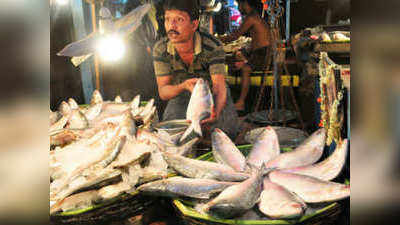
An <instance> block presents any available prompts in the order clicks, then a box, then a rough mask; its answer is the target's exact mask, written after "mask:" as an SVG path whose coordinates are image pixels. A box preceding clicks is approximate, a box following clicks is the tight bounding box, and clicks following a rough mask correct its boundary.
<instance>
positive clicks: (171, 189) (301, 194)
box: [137, 127, 350, 219]
mask: <svg viewBox="0 0 400 225" xmlns="http://www.w3.org/2000/svg"><path fill="white" fill-rule="evenodd" d="M325 140H326V132H325V130H324V129H320V130H317V131H315V132H314V133H313V134H312V135H311V136H310V137H309V138H307V139H306V140H305V141H304V142H303V143H302V144H301V145H299V146H298V147H297V148H296V149H294V150H293V151H290V152H284V153H281V152H280V147H279V142H278V137H277V135H276V133H275V131H274V129H273V128H271V127H266V128H265V129H264V131H263V132H262V134H261V135H260V136H259V138H258V139H257V141H256V142H255V144H254V145H253V146H252V149H251V151H250V153H249V155H248V156H247V157H245V156H244V155H243V154H242V153H241V152H240V151H239V150H238V148H237V147H236V146H235V144H234V143H233V142H232V141H231V140H230V139H229V137H228V136H227V135H226V134H225V133H224V132H223V131H222V130H220V129H215V130H214V131H213V133H212V152H213V156H214V159H215V160H216V162H210V161H201V160H196V159H190V158H186V157H184V156H181V155H177V154H173V153H163V156H164V158H165V160H166V162H167V163H168V165H169V166H170V167H171V168H173V169H174V170H175V171H176V172H177V173H178V174H180V175H181V176H182V177H181V176H177V177H173V178H168V179H162V180H158V181H154V182H150V183H146V184H143V185H141V186H139V187H138V188H137V190H139V191H141V192H142V193H145V194H150V195H161V196H169V197H179V198H182V197H184V198H190V199H192V200H193V201H195V202H196V204H197V205H196V206H195V209H196V210H198V211H199V212H200V213H207V214H210V215H213V216H215V217H218V218H240V216H243V215H245V214H249V213H251V212H254V210H256V211H258V212H261V213H262V214H264V215H265V216H266V217H267V218H272V219H290V218H298V217H301V216H302V215H304V213H305V211H306V209H307V207H308V206H307V203H322V202H334V201H337V200H341V199H344V198H347V197H349V196H350V186H349V185H345V184H340V183H336V182H332V181H330V180H332V179H334V178H335V177H336V176H338V175H339V173H340V172H341V170H342V168H343V166H344V164H345V160H346V156H347V151H348V150H347V140H346V139H345V140H343V141H342V142H341V143H339V144H338V145H337V147H336V150H335V151H334V152H333V154H331V155H330V156H329V157H328V158H326V159H325V160H323V161H321V162H318V163H316V162H317V161H318V160H319V159H320V157H321V156H322V153H323V149H324V146H325ZM257 208H258V209H257Z"/></svg>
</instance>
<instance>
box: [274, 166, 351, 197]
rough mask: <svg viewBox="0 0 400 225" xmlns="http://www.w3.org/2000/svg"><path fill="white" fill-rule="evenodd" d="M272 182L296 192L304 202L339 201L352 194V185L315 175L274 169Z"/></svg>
mask: <svg viewBox="0 0 400 225" xmlns="http://www.w3.org/2000/svg"><path fill="white" fill-rule="evenodd" d="M269 178H270V179H271V181H272V182H274V183H277V184H279V185H281V186H283V187H285V188H286V189H288V190H289V191H292V192H294V193H296V194H297V195H298V196H299V197H300V198H301V199H303V200H304V202H307V203H319V202H331V201H337V200H341V199H344V198H347V197H349V196H350V185H345V184H339V183H335V182H330V181H324V180H320V179H317V178H314V177H310V176H305V175H300V174H294V173H285V172H281V171H273V172H271V173H270V174H269Z"/></svg>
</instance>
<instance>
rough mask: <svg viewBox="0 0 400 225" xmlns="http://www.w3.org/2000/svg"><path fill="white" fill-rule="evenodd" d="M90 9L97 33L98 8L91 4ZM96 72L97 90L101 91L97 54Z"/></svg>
mask: <svg viewBox="0 0 400 225" xmlns="http://www.w3.org/2000/svg"><path fill="white" fill-rule="evenodd" d="M90 8H91V11H92V13H91V14H92V27H93V32H96V31H97V22H96V6H95V4H94V3H93V4H90ZM94 71H95V74H96V89H97V90H100V73H99V59H98V56H97V54H94Z"/></svg>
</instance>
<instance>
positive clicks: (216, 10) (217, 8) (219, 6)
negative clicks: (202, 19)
mask: <svg viewBox="0 0 400 225" xmlns="http://www.w3.org/2000/svg"><path fill="white" fill-rule="evenodd" d="M221 8H222V4H221V2H218V3H217V7H215V8H214V9H213V11H214V12H219V10H221Z"/></svg>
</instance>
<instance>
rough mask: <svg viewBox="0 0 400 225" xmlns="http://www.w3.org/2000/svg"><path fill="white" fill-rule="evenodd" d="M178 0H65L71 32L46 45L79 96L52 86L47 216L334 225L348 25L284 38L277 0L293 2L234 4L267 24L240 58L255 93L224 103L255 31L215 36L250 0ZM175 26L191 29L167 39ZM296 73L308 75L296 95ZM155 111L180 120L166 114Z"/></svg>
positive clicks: (346, 185) (342, 189) (283, 6)
mask: <svg viewBox="0 0 400 225" xmlns="http://www.w3.org/2000/svg"><path fill="white" fill-rule="evenodd" d="M176 2H178V3H176ZM187 2H188V1H175V2H174V1H169V0H168V1H167V0H165V1H145V0H142V1H139V0H138V1H131V2H129V3H128V2H127V1H123V0H118V1H117V0H98V1H97V0H95V1H94V0H85V1H82V0H70V2H69V3H68V4H69V9H71V11H72V20H73V23H72V24H73V26H72V27H69V28H68V29H73V30H74V31H75V34H76V35H75V37H74V38H72V40H71V41H70V42H69V43H63V46H62V47H60V46H59V45H60V44H59V45H54V46H57V48H58V49H57V51H56V50H54V49H53V51H52V52H53V53H54V57H59V58H63V59H65V60H64V64H65V65H64V66H65V67H67V66H66V65H68V66H70V67H71V68H73V69H71V68H69V69H68V70H69V71H74V74H73V76H74V79H76V80H79V82H80V87H81V90H80V91H81V93H80V95H77V94H70V95H69V96H68V93H62V94H61V91H60V90H58V91H57V88H58V87H57V85H62V82H53V83H52V85H53V86H52V87H51V88H52V89H54V91H52V93H53V95H54V96H53V97H52V98H53V99H55V101H54V102H52V104H51V110H50V116H49V120H50V126H49V139H50V149H49V155H50V158H49V166H50V170H49V179H50V189H49V192H50V221H51V223H52V224H143V225H156V224H164V225H172V224H174V225H180V224H310V225H311V224H332V225H333V224H337V222H338V221H340V223H341V224H342V223H343V224H347V222H348V221H349V209H348V204H349V197H350V177H349V165H348V161H349V159H348V158H349V157H348V155H349V151H350V145H349V142H350V130H349V127H350V126H349V124H348V123H349V121H350V119H349V116H350V111H349V110H350V101H349V99H348V97H349V94H348V92H349V91H350V65H349V63H347V58H348V56H349V55H348V54H349V50H350V31H349V29H348V28H349V26H342V27H337V26H336V27H335V26H323V27H322V28H320V27H319V28H313V29H307V30H306V31H303V32H301V33H300V34H298V35H291V34H293V33H295V32H293V31H290V21H291V19H295V18H291V17H290V14H291V5H292V4H301V1H290V0H287V1H279V0H267V1H265V0H264V1H260V2H258V3H259V5H260V6H261V8H260V15H256V13H255V11H251V9H250V8H247V9H246V10H247V12H251V14H249V15H247V16H254V17H256V18H257V20H258V21H259V24H262V26H264V28H265V29H267V30H268V32H270V33H269V36H267V37H268V42H266V43H268V46H267V47H268V51H266V52H264V53H263V54H264V55H262V58H263V59H264V61H265V62H264V63H265V66H264V67H263V68H262V69H255V68H256V67H254V68H252V72H251V76H250V79H249V81H250V85H251V86H253V90H255V92H254V93H255V94H249V96H248V97H247V99H246V104H245V110H237V111H235V108H234V107H237V106H236V105H234V104H233V103H234V102H235V101H234V100H236V99H237V97H238V96H239V94H240V91H238V90H235V86H236V87H237V86H241V84H242V83H243V82H244V80H245V78H244V77H243V76H241V74H240V72H241V71H242V70H241V68H243V65H245V64H251V63H252V62H251V61H252V60H255V58H252V57H251V54H249V55H246V54H245V52H246V49H247V51H248V52H250V53H251V52H252V51H253V50H254V49H253V48H254V46H257V45H256V44H257V43H256V44H255V43H254V40H259V38H260V37H261V36H262V35H261V36H260V35H259V36H257V35H254V30H249V32H250V34H251V35H253V36H252V37H248V35H244V34H243V35H240V36H237V37H235V38H236V40H234V41H227V40H228V39H230V38H231V37H232V34H235V31H234V30H233V27H236V28H237V29H241V26H242V24H245V23H247V21H248V19H246V17H245V16H244V15H240V14H238V12H239V11H238V10H239V9H240V11H241V12H243V7H249V6H250V3H248V2H247V1H240V3H239V4H238V3H237V2H236V1H225V0H221V1H219V0H215V1H199V2H198V3H193V5H195V9H198V11H191V10H188V9H190V7H194V6H192V5H191V4H192V3H187ZM52 3H53V4H54V5H53V7H54V8H53V10H54V11H53V17H52V19H53V20H56V19H57V16H56V15H57V10H56V8H57V7H60V6H56V1H53V2H52ZM174 4H175V5H174ZM197 4H198V5H197ZM243 4H249V5H246V6H243ZM127 5H129V7H127V8H124V7H125V6H127ZM251 6H252V7H254V5H251ZM185 7H189V8H185ZM196 7H198V8H196ZM185 10H186V11H185ZM292 10H293V8H292ZM167 12H168V13H169V14H168V15H167ZM229 12H234V15H235V19H234V21H233V20H232V18H231V16H229ZM164 13H165V15H164ZM182 15H183V16H182ZM239 17H240V18H239ZM185 18H190V20H188V21H189V22H187V21H185ZM193 18H194V19H193ZM197 20H198V23H197V22H193V21H197ZM260 21H261V22H260ZM185 22H186V26H182V27H180V25H179V24H180V23H182V24H184V23H185ZM55 24H57V23H55V22H54V23H53V25H54V26H55ZM192 25H193V26H194V27H195V28H196V29H193V30H190V29H188V27H190V26H192ZM339 28H340V30H339ZM185 29H186V30H185ZM254 29H255V28H254ZM346 29H347V30H346ZM188 30H189V31H188ZM217 31H218V32H217ZM186 32H192V33H191V34H192V35H193V36H190V37H192V38H191V39H188V40H186V39H180V36H181V35H186V34H187V33H186ZM251 35H250V36H251ZM233 36H235V35H233ZM173 40H178V41H176V42H173ZM256 42H257V41H256ZM260 42H261V41H260ZM182 43H184V44H185V43H186V44H187V43H189V45H186V46H189V47H190V48H189V50H190V51H189V53H187V52H185V51H183V50H182V49H184V50H187V49H185V48H182V46H180V47H179V45H182ZM310 46H311V47H310ZM264 47H265V46H264ZM308 47H310V48H308ZM54 48H55V47H54ZM129 48H133V49H135V52H130V50H129ZM242 52H243V54H242ZM304 55H306V56H307V57H304ZM52 57H53V56H52ZM316 57H317V58H316ZM124 60H125V61H124ZM57 65H61V63H60V64H57ZM60 68H61V67H60ZM68 70H66V71H68ZM56 71H57V67H56V66H54V68H53V69H52V73H54V74H53V76H54V77H55V73H56ZM60 71H61V69H60ZM121 71H122V72H121ZM76 73H79V75H80V76H76ZM212 73H213V74H212ZM63 74H64V75H65V76H67V74H68V72H65V71H64V72H63ZM174 74H176V77H178V78H179V79H180V80H179V79H178V80H172V77H173V76H174ZM203 74H206V75H203ZM214 75H215V76H214ZM65 76H64V77H65ZM185 76H186V77H189V78H190V79H187V78H185V79H184V78H182V77H185ZM220 77H222V79H219V78H220ZM308 77H313V79H314V80H317V81H318V82H317V83H315V84H313V86H312V89H311V90H308V91H311V92H312V93H313V96H312V97H311V98H308V97H307V98H303V97H304V96H303V95H302V94H301V90H302V88H305V83H304V80H306V79H307V78H308ZM55 79H56V78H55ZM218 79H219V80H218ZM218 82H220V83H218ZM221 84H223V87H224V88H221ZM225 85H226V86H225ZM254 86H255V87H256V89H254ZM64 88H65V87H64ZM67 89H68V88H65V90H67ZM221 90H223V91H221ZM221 92H224V93H226V95H225V94H221ZM181 93H184V98H182V99H179V97H180V95H181ZM182 96H183V94H182ZM221 96H223V97H221ZM224 98H226V99H224ZM176 99H178V100H176ZM221 99H224V101H225V102H224V101H221ZM174 100H176V101H175V102H174ZM171 102H172V103H173V104H170V103H171ZM221 102H224V104H225V105H223V107H222V108H219V107H220V106H221ZM173 106H175V107H176V108H179V110H176V109H174V108H172V107H173ZM249 106H251V107H249ZM228 107H230V108H228ZM171 108H172V109H171ZM304 108H316V109H317V110H316V111H317V112H318V114H317V113H316V114H309V113H307V111H305V110H304ZM168 110H169V111H168ZM229 110H230V111H229ZM167 111H168V112H170V113H171V114H174V113H175V114H179V115H183V116H180V117H179V118H176V119H168V120H166V119H165V117H167V116H166V113H165V112H167ZM239 111H243V112H245V113H244V114H242V115H239V116H240V117H239V116H238V114H237V113H238V112H239ZM168 116H170V114H168ZM221 118H223V119H221ZM310 118H311V119H310Z"/></svg>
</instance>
